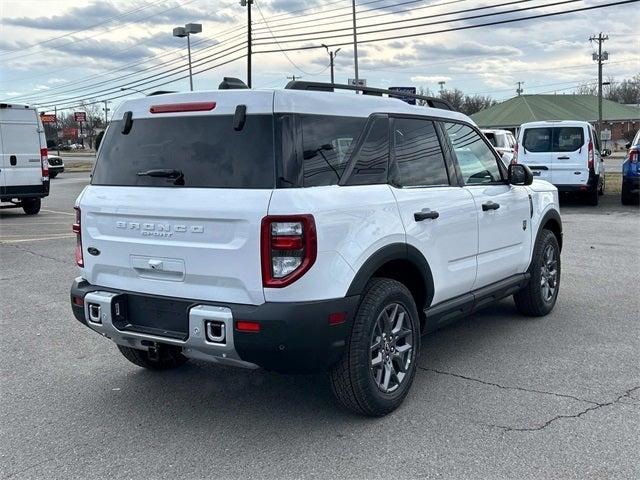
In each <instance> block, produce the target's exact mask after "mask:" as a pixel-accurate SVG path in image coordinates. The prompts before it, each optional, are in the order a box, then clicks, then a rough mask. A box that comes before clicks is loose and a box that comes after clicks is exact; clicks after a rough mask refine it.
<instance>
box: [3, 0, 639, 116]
mask: <svg viewBox="0 0 640 480" xmlns="http://www.w3.org/2000/svg"><path fill="white" fill-rule="evenodd" d="M619 1H621V0H529V1H523V0H519V1H516V0H498V1H497V2H490V1H483V0H412V1H409V0H396V1H390V0H358V2H357V4H358V8H357V10H358V13H357V16H358V31H359V38H358V40H359V42H361V43H359V47H358V53H359V59H360V60H359V65H360V77H361V78H366V79H367V82H368V84H369V85H372V86H381V87H388V86H394V85H396V86H407V85H413V86H418V87H424V88H429V89H431V90H437V89H438V88H439V86H438V82H439V81H445V82H446V84H445V88H456V87H457V88H460V89H462V90H463V91H464V92H465V93H469V94H475V93H479V94H483V95H491V96H493V97H494V98H497V99H506V98H509V97H511V96H513V95H514V94H515V89H516V82H518V81H523V82H524V86H523V87H524V91H525V93H553V92H557V93H559V94H561V93H570V92H571V91H573V90H574V89H575V88H576V86H578V85H580V84H584V83H595V80H596V78H597V72H596V66H595V64H594V62H593V61H592V59H591V54H592V52H593V50H594V45H592V44H590V42H589V41H588V39H589V37H590V36H591V35H593V34H596V33H597V32H600V31H602V32H605V33H608V34H609V40H608V41H607V42H606V43H605V49H606V50H607V51H608V52H609V61H608V62H607V64H606V65H605V70H604V71H605V76H613V77H615V78H616V79H618V80H621V79H623V78H629V77H631V76H632V75H633V74H636V73H638V72H640V53H639V52H640V34H638V27H637V26H638V24H639V23H640V3H638V2H636V3H627V4H622V5H617V6H612V7H608V8H602V9H594V10H590V11H582V12H574V13H569V14H566V15H558V16H551V17H547V18H537V19H532V20H527V21H522V22H514V23H506V24H502V25H492V26H486V27H483V28H467V27H470V26H472V25H477V24H483V23H491V22H496V21H500V20H507V19H514V18H520V17H528V16H535V15H541V14H546V13H553V12H560V11H568V10H575V9H581V8H585V7H591V6H597V5H606V4H608V3H616V2H619ZM549 4H556V5H552V6H548V5H549ZM545 5H546V7H544V6H545ZM540 7H542V8H540ZM252 13H253V23H254V34H253V38H254V47H253V49H254V52H256V54H255V55H254V56H253V65H254V68H253V79H254V81H253V83H254V87H258V88H259V87H281V86H283V85H284V84H285V83H286V81H287V77H290V76H292V75H295V76H296V77H298V76H301V77H302V78H304V79H305V80H316V81H328V79H329V69H328V56H327V53H326V51H325V49H324V48H322V47H321V44H323V43H324V44H327V45H329V46H330V48H331V49H333V50H335V49H337V48H341V50H340V51H339V52H338V55H337V57H336V80H337V81H340V82H346V80H347V78H348V77H353V75H354V65H353V49H352V46H351V45H352V44H351V42H352V40H353V39H352V36H351V35H352V30H351V28H352V23H351V22H352V18H351V2H350V1H349V0H340V1H336V0H305V1H304V2H303V1H295V0H254V6H253V9H252ZM496 13H500V15H496ZM246 14H247V12H246V8H244V7H242V6H240V4H239V1H238V0H180V1H178V0H134V1H131V0H102V1H95V0H86V1H83V0H72V1H68V0H20V1H18V0H0V18H1V24H0V61H1V65H2V67H0V100H1V101H6V100H13V101H16V102H18V101H21V102H23V103H32V104H38V105H42V106H45V107H49V106H51V105H53V104H56V105H59V106H60V107H61V108H62V107H70V108H73V107H74V106H75V105H76V104H78V103H79V102H81V101H86V100H102V99H111V100H112V101H113V104H114V105H115V104H117V103H118V102H119V101H121V99H122V97H123V96H127V95H132V96H133V95H140V94H139V93H136V92H134V91H131V90H128V91H121V90H120V89H121V88H134V89H137V90H141V91H144V92H150V91H154V90H158V89H169V90H185V89H188V78H187V71H186V41H185V39H183V38H182V39H181V38H174V37H173V36H172V35H171V31H172V28H173V27H174V26H178V25H184V24H185V23H188V22H196V23H202V25H203V32H202V33H201V34H198V35H196V36H193V37H192V52H193V62H194V72H195V73H197V75H196V76H195V77H194V84H195V88H196V89H210V88H216V86H217V85H218V83H219V82H220V80H221V78H222V77H223V76H234V77H239V78H241V79H245V78H246V58H245V55H246V50H245V47H246V23H247V19H246ZM470 17H471V18H470ZM455 19H457V21H453V20H455ZM452 29H457V30H452ZM447 30H449V31H447ZM274 37H275V40H274ZM317 47H320V48H317ZM46 109H47V110H49V108H46Z"/></svg>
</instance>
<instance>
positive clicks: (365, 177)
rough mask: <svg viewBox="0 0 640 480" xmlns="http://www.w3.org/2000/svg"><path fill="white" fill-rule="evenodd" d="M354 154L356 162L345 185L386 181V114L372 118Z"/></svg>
mask: <svg viewBox="0 0 640 480" xmlns="http://www.w3.org/2000/svg"><path fill="white" fill-rule="evenodd" d="M355 155H356V157H355V162H356V164H355V166H354V168H353V171H352V172H351V175H350V176H349V181H348V182H347V185H373V184H380V183H387V169H388V165H389V119H388V118H387V117H386V116H384V117H376V118H374V119H373V120H372V122H371V124H370V126H369V128H368V130H367V132H366V133H365V138H364V140H363V142H362V145H360V147H359V149H358V151H357V152H356V153H355Z"/></svg>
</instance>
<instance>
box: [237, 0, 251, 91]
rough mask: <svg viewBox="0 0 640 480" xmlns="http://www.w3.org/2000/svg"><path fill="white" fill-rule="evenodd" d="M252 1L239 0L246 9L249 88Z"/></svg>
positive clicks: (249, 76)
mask: <svg viewBox="0 0 640 480" xmlns="http://www.w3.org/2000/svg"><path fill="white" fill-rule="evenodd" d="M252 4H253V0H240V5H241V6H243V7H247V86H248V87H249V88H251V5H252Z"/></svg>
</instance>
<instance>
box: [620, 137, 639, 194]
mask: <svg viewBox="0 0 640 480" xmlns="http://www.w3.org/2000/svg"><path fill="white" fill-rule="evenodd" d="M627 148H628V149H629V152H628V153H627V158H625V161H624V163H623V164H622V194H621V196H620V200H621V201H622V204H623V205H631V204H634V203H638V202H639V201H640V159H639V158H638V157H640V130H638V133H636V136H635V137H634V138H633V141H632V142H629V143H627Z"/></svg>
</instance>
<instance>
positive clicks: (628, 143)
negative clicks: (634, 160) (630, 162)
mask: <svg viewBox="0 0 640 480" xmlns="http://www.w3.org/2000/svg"><path fill="white" fill-rule="evenodd" d="M624 148H626V149H627V150H629V149H630V148H631V142H627V143H626V144H625V146H624Z"/></svg>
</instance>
